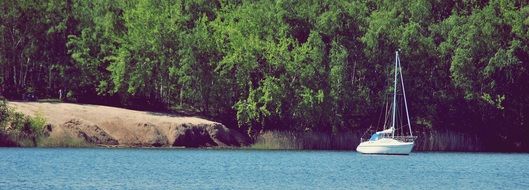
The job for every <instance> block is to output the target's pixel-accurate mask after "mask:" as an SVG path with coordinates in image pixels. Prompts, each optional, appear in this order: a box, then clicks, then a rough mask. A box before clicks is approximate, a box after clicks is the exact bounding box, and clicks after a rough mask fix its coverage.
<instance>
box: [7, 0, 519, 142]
mask: <svg viewBox="0 0 529 190" xmlns="http://www.w3.org/2000/svg"><path fill="white" fill-rule="evenodd" d="M0 5H1V8H2V10H3V12H1V13H0V21H1V22H0V35H1V36H2V37H1V38H0V52H2V53H1V56H0V76H1V79H0V81H1V85H2V87H1V88H0V93H2V94H3V95H5V96H7V97H8V98H15V99H16V98H20V97H21V96H22V94H23V93H34V94H36V95H39V97H42V98H57V97H58V96H57V92H58V90H59V89H62V90H63V92H68V93H67V95H66V97H68V99H69V100H70V101H79V102H91V103H105V104H116V105H121V106H136V108H138V109H164V108H166V107H181V108H184V107H185V108H189V109H190V110H198V111H199V112H200V113H201V114H203V115H206V116H208V117H214V118H215V119H218V120H220V121H221V122H223V123H225V124H227V125H229V126H233V127H235V126H238V127H241V128H243V129H244V130H248V131H249V133H253V134H256V133H258V132H260V131H263V130H294V131H314V132H318V131H320V132H335V133H336V132H341V131H351V130H357V129H359V128H364V127H367V126H370V125H376V123H377V121H378V117H379V115H380V107H381V105H383V103H384V101H385V99H386V96H387V93H390V92H391V90H392V89H391V88H388V86H390V85H388V83H389V82H390V81H391V79H390V78H391V77H390V76H391V73H392V64H393V63H394V62H393V61H394V53H395V51H397V50H400V55H401V59H402V65H403V69H404V70H403V74H404V75H405V77H404V84H405V85H406V90H407V92H406V93H407V95H408V100H409V101H408V103H409V105H410V108H411V110H410V111H411V115H412V116H413V117H412V120H413V125H418V127H417V128H416V129H417V130H423V129H424V130H453V131H465V132H480V133H483V135H488V136H490V137H491V138H492V139H496V140H497V141H498V142H494V141H492V140H491V143H501V142H506V141H509V142H522V141H523V143H522V144H524V143H525V144H529V141H527V140H526V139H524V138H523V137H524V135H529V132H528V130H527V128H528V127H527V125H528V124H527V123H528V122H527V119H528V118H529V107H528V105H529V98H528V96H527V95H526V92H528V91H529V89H528V87H529V80H528V79H529V74H528V73H529V72H527V71H528V69H529V68H528V63H529V46H528V44H529V19H528V18H529V6H528V4H527V3H526V2H525V1H502V0H493V1H490V2H489V1H462V2H459V1H456V2H452V1H421V0H412V1H403V0H398V1H368V2H365V1H343V0H337V1H269V0H262V1H252V2H247V1H209V0H208V1H203V0H190V1H187V0H186V1H177V0H168V1H145V0H133V1H123V0H117V1H78V0H73V1H56V0H51V1H2V2H1V3H0ZM73 95H75V96H73ZM71 97H74V98H71ZM0 108H1V106H0ZM2 113H3V112H1V110H0V114H2ZM17 117H18V116H17ZM15 118H16V117H15ZM18 119H21V118H18ZM22 120H23V119H22ZM17 122H18V123H17ZM20 123H24V122H21V121H20V122H19V121H18V120H17V121H16V122H15V124H16V125H17V126H18V125H20V126H19V127H23V126H24V125H23V124H20ZM37 123H38V122H37ZM504 137H505V138H504ZM507 137H508V138H507ZM505 139H508V140H505Z"/></svg>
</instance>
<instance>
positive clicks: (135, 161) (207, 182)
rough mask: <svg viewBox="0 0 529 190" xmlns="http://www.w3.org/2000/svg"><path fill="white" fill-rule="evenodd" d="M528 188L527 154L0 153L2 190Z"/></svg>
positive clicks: (89, 150)
mask: <svg viewBox="0 0 529 190" xmlns="http://www.w3.org/2000/svg"><path fill="white" fill-rule="evenodd" d="M368 188H370V189H371V188H376V189H395V188H397V189H529V154H499V153H498V154H496V153H420V152H419V153H416V152H414V153H412V154H411V155H409V156H373V155H362V154H358V153H356V152H334V151H259V150H210V149H108V148H81V149H73V148H0V189H368Z"/></svg>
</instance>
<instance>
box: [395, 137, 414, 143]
mask: <svg viewBox="0 0 529 190" xmlns="http://www.w3.org/2000/svg"><path fill="white" fill-rule="evenodd" d="M393 138H394V139H395V140H399V141H402V142H413V141H415V139H417V136H394V137H393Z"/></svg>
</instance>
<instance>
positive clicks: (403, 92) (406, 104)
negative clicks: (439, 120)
mask: <svg viewBox="0 0 529 190" xmlns="http://www.w3.org/2000/svg"><path fill="white" fill-rule="evenodd" d="M397 59H398V61H399V68H401V70H402V66H401V65H400V58H398V57H397ZM400 83H401V84H402V95H403V96H404V107H405V108H406V118H407V119H408V128H409V129H410V136H413V133H412V132H411V122H410V114H409V112H408V102H407V101H406V90H404V79H402V72H400Z"/></svg>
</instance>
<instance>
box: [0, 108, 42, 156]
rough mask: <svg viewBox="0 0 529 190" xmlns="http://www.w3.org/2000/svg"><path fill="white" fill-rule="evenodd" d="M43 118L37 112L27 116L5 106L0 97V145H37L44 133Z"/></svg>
mask: <svg viewBox="0 0 529 190" xmlns="http://www.w3.org/2000/svg"><path fill="white" fill-rule="evenodd" d="M45 125H46V120H45V118H44V117H43V116H42V115H40V114H37V115H36V116H35V117H29V116H26V115H24V114H22V113H19V112H15V111H14V110H12V109H10V108H8V107H7V105H6V102H5V100H3V99H0V146H37V142H38V140H39V138H41V137H43V135H45V131H44V126H45Z"/></svg>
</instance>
